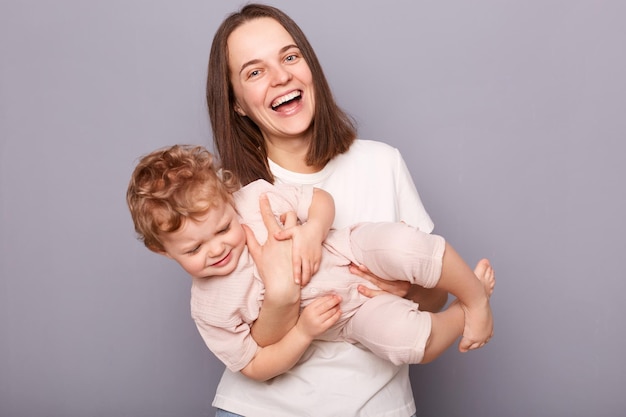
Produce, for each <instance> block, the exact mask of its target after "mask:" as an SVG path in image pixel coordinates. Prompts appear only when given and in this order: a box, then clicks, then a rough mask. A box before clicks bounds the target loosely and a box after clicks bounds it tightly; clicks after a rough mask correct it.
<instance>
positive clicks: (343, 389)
mask: <svg viewBox="0 0 626 417" xmlns="http://www.w3.org/2000/svg"><path fill="white" fill-rule="evenodd" d="M269 163H270V169H271V170H272V173H273V174H274V176H275V178H276V182H277V183H287V184H307V185H312V186H315V187H318V188H322V189H324V190H326V191H328V192H329V193H330V194H331V195H332V196H333V198H334V200H335V211H336V213H335V222H334V223H333V227H335V228H341V227H346V226H348V225H350V224H353V223H357V222H361V221H404V222H406V223H408V224H410V225H413V226H417V227H419V228H420V230H422V231H424V232H427V233H430V232H431V231H432V230H433V222H432V220H431V219H430V217H429V216H428V213H427V212H426V210H425V209H424V206H423V204H422V202H421V199H420V197H419V194H418V193H417V190H416V189H415V185H414V183H413V180H412V179H411V175H410V173H409V171H408V169H407V167H406V164H405V162H404V160H403V159H402V156H401V155H400V152H399V151H398V150H397V149H395V148H393V147H391V146H389V145H387V144H384V143H382V142H374V141H368V140H357V141H355V142H354V144H352V146H351V147H350V149H349V150H348V152H346V153H344V154H342V155H339V156H337V157H335V158H334V159H333V160H332V161H330V162H329V163H328V164H327V165H326V166H325V167H324V169H322V170H321V171H319V172H316V173H314V174H299V173H294V172H291V171H287V170H285V169H283V168H281V167H280V166H278V165H276V164H275V163H273V162H272V161H271V160H270V161H269ZM213 406H214V407H216V408H221V409H224V410H227V411H230V412H232V413H236V414H240V415H243V416H249V417H306V416H315V417H331V416H333V417H334V416H342V417H357V416H358V417H408V416H411V415H413V414H414V413H415V402H414V400H413V393H412V390H411V384H410V381H409V372H408V365H402V366H395V365H393V364H392V363H391V362H388V361H385V360H383V359H380V358H378V357H377V356H375V355H374V354H373V353H371V352H369V351H367V350H365V349H364V348H362V347H359V346H357V345H353V344H350V343H346V342H322V341H315V342H313V344H312V345H311V346H310V347H309V349H308V350H307V351H306V352H305V354H304V355H303V357H302V359H301V360H300V362H299V363H298V364H297V365H296V366H294V367H293V368H292V369H291V370H290V371H289V372H287V373H285V374H283V375H280V376H278V377H276V378H274V379H272V380H270V381H268V382H257V381H254V380H252V379H249V378H247V377H245V376H243V375H242V374H241V373H238V372H237V373H233V372H230V371H228V370H226V371H225V372H224V374H223V376H222V379H221V381H220V383H219V385H218V387H217V393H216V395H215V399H214V400H213Z"/></svg>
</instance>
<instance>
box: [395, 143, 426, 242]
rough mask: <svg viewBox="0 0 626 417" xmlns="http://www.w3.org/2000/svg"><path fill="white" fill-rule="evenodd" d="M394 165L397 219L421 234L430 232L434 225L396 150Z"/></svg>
mask: <svg viewBox="0 0 626 417" xmlns="http://www.w3.org/2000/svg"><path fill="white" fill-rule="evenodd" d="M395 165H396V181H395V183H396V196H397V201H398V218H399V219H400V220H401V221H403V222H405V223H407V224H410V225H411V226H415V227H418V228H419V229H420V230H421V231H422V232H425V233H430V232H432V231H433V228H434V226H435V225H434V224H433V221H432V220H431V218H430V216H429V215H428V212H427V211H426V208H424V204H423V203H422V199H421V198H420V196H419V193H418V192H417V188H415V183H414V182H413V178H412V177H411V173H410V172H409V169H408V168H407V166H406V163H405V162H404V159H403V158H402V155H401V154H400V151H399V150H397V149H396V163H395Z"/></svg>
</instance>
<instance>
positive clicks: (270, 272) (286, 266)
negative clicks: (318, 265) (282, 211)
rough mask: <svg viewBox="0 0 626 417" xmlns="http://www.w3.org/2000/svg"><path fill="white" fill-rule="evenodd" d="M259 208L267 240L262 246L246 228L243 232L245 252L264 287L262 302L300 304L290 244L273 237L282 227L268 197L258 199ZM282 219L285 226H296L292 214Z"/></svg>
mask: <svg viewBox="0 0 626 417" xmlns="http://www.w3.org/2000/svg"><path fill="white" fill-rule="evenodd" d="M259 207H260V209H261V216H262V218H263V223H264V224H265V227H266V228H267V232H268V233H267V241H266V242H265V244H264V245H263V246H261V245H260V244H259V242H258V241H257V240H256V237H255V236H254V233H253V232H252V230H250V229H249V228H248V227H247V226H245V225H244V230H245V232H246V244H247V245H248V250H249V251H250V255H252V259H253V260H254V263H255V264H256V266H257V269H258V271H259V274H260V275H261V279H262V280H263V283H264V284H265V302H269V303H270V304H272V303H278V304H281V305H287V304H293V303H295V302H299V300H300V286H298V285H296V283H295V281H294V277H293V267H292V255H291V246H292V244H291V242H290V241H288V240H283V241H279V240H277V239H276V238H274V235H275V234H276V233H278V232H279V231H281V230H282V227H283V226H282V225H280V224H279V223H278V222H277V221H276V218H275V217H274V214H273V212H272V208H271V207H270V202H269V200H268V199H267V196H261V198H260V199H259ZM284 219H285V227H294V226H295V225H296V222H297V220H296V217H295V213H293V215H287V216H285V217H284Z"/></svg>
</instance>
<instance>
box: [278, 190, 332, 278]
mask: <svg viewBox="0 0 626 417" xmlns="http://www.w3.org/2000/svg"><path fill="white" fill-rule="evenodd" d="M334 220H335V201H334V200H333V197H332V196H331V195H330V194H329V193H328V192H326V191H324V190H322V189H320V188H314V189H313V198H312V200H311V205H310V207H309V211H308V218H307V221H306V222H305V223H304V224H302V225H300V226H296V227H291V228H285V229H283V230H281V231H279V232H278V233H276V234H275V235H274V236H275V238H276V239H278V240H286V239H293V248H292V251H293V274H294V280H295V282H296V283H299V284H300V285H302V286H305V285H306V284H308V282H309V280H310V279H311V276H312V275H313V274H315V273H316V272H317V270H318V269H319V266H320V261H321V259H322V242H323V241H324V239H326V236H328V231H329V230H330V228H331V226H332V224H333V221H334Z"/></svg>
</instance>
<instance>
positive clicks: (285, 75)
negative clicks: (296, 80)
mask: <svg viewBox="0 0 626 417" xmlns="http://www.w3.org/2000/svg"><path fill="white" fill-rule="evenodd" d="M291 78H292V75H291V72H290V71H289V70H287V69H286V68H284V67H282V66H277V67H276V68H274V69H273V70H272V82H273V84H274V85H281V84H285V83H287V82H289V81H290V80H291Z"/></svg>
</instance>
